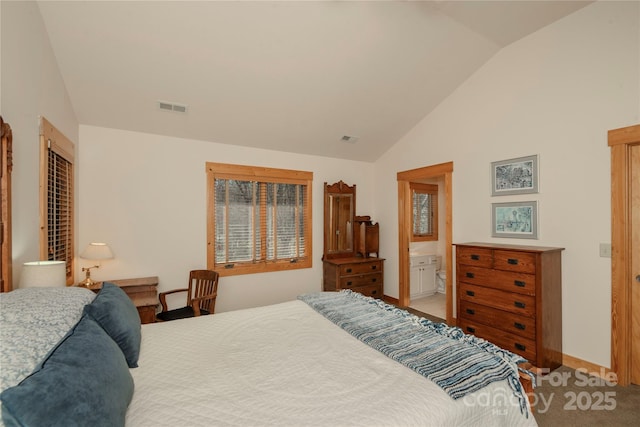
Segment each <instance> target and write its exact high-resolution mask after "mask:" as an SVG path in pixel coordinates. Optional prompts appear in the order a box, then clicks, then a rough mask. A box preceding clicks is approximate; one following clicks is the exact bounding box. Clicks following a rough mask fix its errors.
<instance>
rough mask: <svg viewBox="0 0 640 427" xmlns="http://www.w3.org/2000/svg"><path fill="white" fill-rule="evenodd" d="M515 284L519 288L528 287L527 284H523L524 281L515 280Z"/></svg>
mask: <svg viewBox="0 0 640 427" xmlns="http://www.w3.org/2000/svg"><path fill="white" fill-rule="evenodd" d="M513 284H514V285H516V286H518V287H520V288H524V287H525V285H526V283H525V282H523V281H522V280H514V281H513Z"/></svg>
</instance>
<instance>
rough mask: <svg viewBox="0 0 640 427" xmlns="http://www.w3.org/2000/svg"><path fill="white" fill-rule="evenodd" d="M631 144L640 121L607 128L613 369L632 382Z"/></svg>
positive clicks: (623, 381)
mask: <svg viewBox="0 0 640 427" xmlns="http://www.w3.org/2000/svg"><path fill="white" fill-rule="evenodd" d="M632 144H640V125H635V126H630V127H626V128H620V129H613V130H610V131H609V132H608V145H609V146H610V147H611V249H612V251H611V370H612V371H614V372H615V373H616V374H617V376H618V383H619V384H620V385H622V386H626V385H628V384H629V383H630V382H631V222H630V217H629V216H630V205H629V199H630V182H629V179H630V170H629V158H630V147H631V145H632Z"/></svg>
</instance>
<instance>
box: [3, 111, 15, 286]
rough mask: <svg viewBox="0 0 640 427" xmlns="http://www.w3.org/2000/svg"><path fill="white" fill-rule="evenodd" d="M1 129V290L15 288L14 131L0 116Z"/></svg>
mask: <svg viewBox="0 0 640 427" xmlns="http://www.w3.org/2000/svg"><path fill="white" fill-rule="evenodd" d="M0 131H1V132H2V135H1V139H2V148H1V151H2V152H1V153H0V154H1V156H2V157H1V160H0V176H1V179H0V190H2V199H1V200H0V207H1V208H0V211H1V212H0V214H1V217H0V233H1V237H0V241H1V242H2V243H1V246H0V254H1V255H0V265H2V268H1V272H0V292H9V291H11V290H12V289H13V268H12V265H13V256H12V250H11V171H12V169H13V154H12V153H13V147H12V144H13V133H12V131H11V126H9V123H5V121H4V120H3V119H2V116H0Z"/></svg>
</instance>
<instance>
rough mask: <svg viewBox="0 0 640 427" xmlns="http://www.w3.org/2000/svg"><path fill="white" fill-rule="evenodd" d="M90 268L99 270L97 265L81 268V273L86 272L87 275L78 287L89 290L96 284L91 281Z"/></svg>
mask: <svg viewBox="0 0 640 427" xmlns="http://www.w3.org/2000/svg"><path fill="white" fill-rule="evenodd" d="M92 268H100V266H98V265H94V266H93V267H82V271H86V272H87V275H86V277H85V278H84V280H83V281H82V282H80V283H78V286H79V287H81V288H91V287H92V286H94V285H95V284H96V282H94V281H93V280H91V269H92Z"/></svg>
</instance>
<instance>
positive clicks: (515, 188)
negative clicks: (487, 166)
mask: <svg viewBox="0 0 640 427" xmlns="http://www.w3.org/2000/svg"><path fill="white" fill-rule="evenodd" d="M537 192H538V156H537V155H533V156H527V157H518V158H516V159H509V160H501V161H499V162H493V163H491V195H492V196H504V195H507V194H528V193H537Z"/></svg>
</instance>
